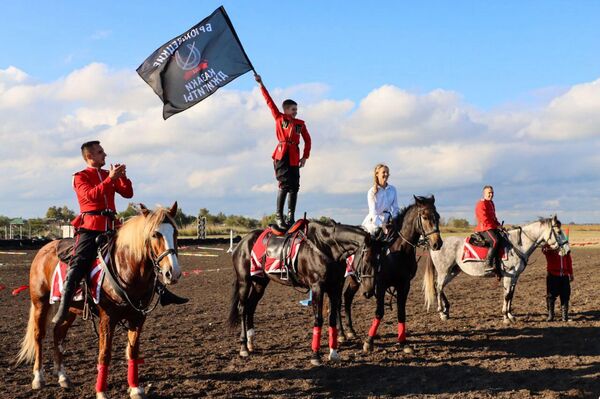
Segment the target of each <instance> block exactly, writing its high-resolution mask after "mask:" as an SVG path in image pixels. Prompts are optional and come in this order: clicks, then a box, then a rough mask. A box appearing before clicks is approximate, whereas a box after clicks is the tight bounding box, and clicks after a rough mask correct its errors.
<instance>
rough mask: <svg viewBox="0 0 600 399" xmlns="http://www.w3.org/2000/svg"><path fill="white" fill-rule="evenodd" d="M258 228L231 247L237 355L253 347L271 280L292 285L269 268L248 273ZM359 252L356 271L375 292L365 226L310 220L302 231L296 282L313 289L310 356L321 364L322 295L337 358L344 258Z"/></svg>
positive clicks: (367, 290)
mask: <svg viewBox="0 0 600 399" xmlns="http://www.w3.org/2000/svg"><path fill="white" fill-rule="evenodd" d="M260 234H261V231H260V230H256V231H253V232H251V233H249V234H248V235H246V236H245V237H244V238H243V239H242V240H241V241H240V243H239V244H238V245H237V247H236V248H235V250H234V251H233V268H234V271H235V274H236V278H235V281H234V289H233V297H232V303H231V312H230V315H229V323H230V325H231V326H232V327H233V326H236V325H238V324H239V323H240V321H241V327H242V332H241V336H240V340H241V349H240V356H242V357H246V356H248V355H249V352H252V351H253V350H254V345H255V335H254V312H255V311H256V306H257V304H258V302H259V301H260V299H261V298H262V296H263V294H264V292H265V288H266V287H267V285H268V284H269V281H270V280H274V281H276V282H278V283H281V284H285V285H292V283H291V282H290V281H289V280H282V279H280V278H279V277H277V276H275V275H273V274H267V275H266V276H261V277H259V276H251V275H250V264H251V251H252V247H253V245H254V243H255V241H256V240H257V238H258V236H259V235H260ZM353 253H356V254H357V261H356V262H355V265H356V268H357V271H358V272H359V273H360V274H361V275H362V281H363V291H364V293H365V296H367V297H368V296H371V295H372V294H373V280H374V279H373V277H374V274H373V272H374V270H373V254H374V251H373V250H372V248H371V239H370V236H369V234H368V233H367V232H365V231H364V230H362V229H361V228H358V227H355V226H348V225H343V224H338V223H335V222H330V223H321V222H317V221H311V222H310V223H309V224H308V229H307V232H306V242H305V243H304V244H303V245H302V247H301V248H300V252H299V254H298V271H297V278H296V280H297V285H299V286H301V287H305V288H309V289H311V290H312V293H313V296H312V308H313V313H314V327H313V339H312V358H311V363H312V364H314V365H319V364H321V358H320V354H319V348H320V340H321V327H322V326H323V298H324V294H327V296H328V297H329V301H330V309H329V350H330V353H329V359H330V360H332V361H339V359H340V358H339V355H338V353H337V327H336V317H337V311H336V310H337V309H338V308H339V306H340V305H339V304H340V300H341V295H342V286H343V284H344V274H345V262H343V260H344V259H346V258H347V257H348V256H349V255H350V254H353Z"/></svg>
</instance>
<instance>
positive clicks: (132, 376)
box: [127, 359, 144, 388]
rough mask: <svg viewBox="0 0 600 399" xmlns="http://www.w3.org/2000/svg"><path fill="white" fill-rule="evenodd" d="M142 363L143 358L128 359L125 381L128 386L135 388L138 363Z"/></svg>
mask: <svg viewBox="0 0 600 399" xmlns="http://www.w3.org/2000/svg"><path fill="white" fill-rule="evenodd" d="M142 363H144V359H129V360H128V365H127V383H128V384H129V387H130V388H136V387H137V386H138V384H139V380H138V364H142Z"/></svg>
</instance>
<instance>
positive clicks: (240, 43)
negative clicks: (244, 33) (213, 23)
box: [219, 6, 256, 75]
mask: <svg viewBox="0 0 600 399" xmlns="http://www.w3.org/2000/svg"><path fill="white" fill-rule="evenodd" d="M219 9H220V10H221V12H222V13H223V16H224V17H225V21H226V22H227V25H229V28H230V29H231V32H233V36H234V37H235V40H236V41H237V42H238V44H239V46H240V49H242V53H244V56H245V57H246V59H247V60H248V64H250V68H252V72H254V74H255V75H256V70H255V69H254V65H252V61H250V58H248V54H247V53H246V50H245V49H244V46H242V42H241V41H240V37H239V36H238V34H237V32H236V31H235V28H234V27H233V24H232V23H231V19H229V15H227V11H225V7H223V6H221V7H219Z"/></svg>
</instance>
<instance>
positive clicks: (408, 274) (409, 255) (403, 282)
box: [339, 196, 442, 352]
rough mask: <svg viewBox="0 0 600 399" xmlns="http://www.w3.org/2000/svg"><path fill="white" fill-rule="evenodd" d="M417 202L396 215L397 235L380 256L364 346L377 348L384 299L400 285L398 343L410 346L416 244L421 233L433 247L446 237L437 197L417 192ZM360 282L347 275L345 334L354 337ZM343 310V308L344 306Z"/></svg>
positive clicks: (402, 345)
mask: <svg viewBox="0 0 600 399" xmlns="http://www.w3.org/2000/svg"><path fill="white" fill-rule="evenodd" d="M414 199H415V203H414V204H412V205H410V206H408V207H407V208H404V209H403V210H402V211H401V212H400V214H399V215H398V217H397V218H396V219H395V225H394V226H393V230H395V232H396V238H395V240H394V241H393V242H392V244H391V245H390V246H389V247H388V249H387V250H386V253H382V254H381V255H380V256H379V262H378V267H377V271H376V273H375V297H376V299H377V308H376V310H375V319H373V322H372V325H371V328H370V330H369V335H368V338H367V339H366V340H365V343H364V347H363V349H364V350H365V351H372V350H373V342H374V339H375V335H376V334H377V329H378V327H379V323H380V322H381V319H382V318H383V315H384V299H385V293H386V291H387V290H388V288H391V287H394V288H395V289H396V304H397V313H398V314H397V316H398V343H399V345H400V346H401V347H402V348H403V349H404V350H405V351H407V352H408V351H410V348H409V347H407V346H406V343H407V341H406V299H407V298H408V293H409V291H410V281H411V280H412V278H413V277H414V276H415V273H416V272H417V259H416V248H417V246H418V245H419V240H420V239H421V237H422V238H423V239H424V240H425V244H426V245H428V246H429V247H430V248H431V249H432V250H434V251H435V250H439V249H440V248H441V247H442V238H441V235H440V230H439V220H440V215H439V214H438V213H437V211H436V209H435V197H433V196H431V197H417V196H414ZM358 288H359V283H358V282H357V281H356V279H355V278H354V277H352V276H348V277H347V283H346V285H345V290H344V310H345V315H346V326H345V327H344V326H343V321H342V320H341V317H340V323H339V324H340V328H341V329H342V331H341V333H342V334H341V335H340V336H343V335H345V337H344V338H347V339H352V338H354V337H355V336H356V332H355V331H354V328H353V326H352V300H353V298H354V295H355V293H356V291H357V290H358ZM340 311H341V308H340Z"/></svg>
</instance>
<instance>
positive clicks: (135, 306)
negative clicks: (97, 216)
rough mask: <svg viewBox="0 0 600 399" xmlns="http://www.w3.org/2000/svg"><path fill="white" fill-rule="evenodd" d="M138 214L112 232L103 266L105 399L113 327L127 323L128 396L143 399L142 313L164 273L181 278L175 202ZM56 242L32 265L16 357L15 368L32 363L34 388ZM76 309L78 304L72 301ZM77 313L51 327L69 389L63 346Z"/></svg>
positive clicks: (99, 392) (40, 381) (39, 382)
mask: <svg viewBox="0 0 600 399" xmlns="http://www.w3.org/2000/svg"><path fill="white" fill-rule="evenodd" d="M140 208H141V214H140V215H137V216H134V217H132V218H131V219H129V220H127V221H126V222H125V223H124V224H123V226H122V227H120V228H119V229H118V230H117V231H116V233H115V243H114V245H113V247H112V250H111V257H110V258H111V259H112V260H113V262H109V264H110V265H107V264H104V265H103V266H104V267H103V269H104V271H105V275H104V279H103V281H102V294H101V297H100V303H99V304H98V313H99V323H98V346H99V354H98V376H97V382H96V398H97V399H106V398H108V396H107V394H106V390H107V380H108V367H109V364H110V360H111V346H112V340H113V336H114V332H115V327H116V326H117V324H118V323H119V322H120V321H122V320H125V321H126V322H127V326H128V333H127V335H128V341H127V349H126V355H127V359H128V364H129V366H128V375H127V380H128V383H129V395H130V397H131V398H132V399H143V398H146V395H145V393H144V389H143V388H142V387H141V386H139V384H138V364H139V363H141V359H140V334H141V331H142V326H143V324H144V321H145V320H146V315H147V314H148V313H149V312H150V311H151V310H152V309H153V307H152V308H151V306H152V299H153V296H154V290H155V288H156V284H157V282H158V276H159V275H162V277H163V280H164V282H165V283H166V284H175V283H177V280H178V279H179V278H180V276H181V271H180V269H179V263H178V260H177V227H176V223H175V221H174V219H173V218H174V217H175V214H176V212H177V202H175V203H174V204H173V206H172V207H171V208H170V209H166V208H158V209H156V210H154V211H150V210H148V209H147V208H146V207H145V206H144V205H142V204H140ZM58 243H59V240H55V241H52V242H50V243H48V244H46V245H45V246H44V247H42V248H41V249H40V250H39V251H38V253H37V254H36V256H35V258H34V259H33V262H32V263H31V269H30V275H29V287H30V296H31V307H30V311H29V322H28V324H27V332H26V334H25V337H24V338H23V341H22V344H21V350H20V352H19V354H18V355H17V357H16V364H19V363H21V362H23V361H26V362H28V363H31V362H33V382H32V384H31V386H32V388H33V389H41V388H43V387H44V385H45V379H44V369H43V362H42V343H43V340H44V336H45V335H46V320H47V316H48V311H49V309H50V304H49V297H50V289H51V281H52V275H53V273H54V269H55V267H56V265H57V264H58V257H57V254H56V252H57V251H56V248H57V245H58ZM74 305H76V303H74ZM78 313H81V312H80V311H78V310H77V309H76V308H71V309H70V310H69V316H68V318H67V319H66V320H65V321H64V322H63V323H62V324H57V325H54V337H53V351H54V370H55V373H56V374H57V375H58V383H59V384H60V386H61V387H63V388H69V387H71V385H72V384H71V381H70V379H69V377H67V374H66V371H65V368H64V365H63V353H62V347H61V344H62V343H63V341H64V339H65V336H66V334H67V331H68V329H69V327H70V326H71V325H72V324H73V322H74V321H75V319H76V316H77V314H78Z"/></svg>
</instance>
